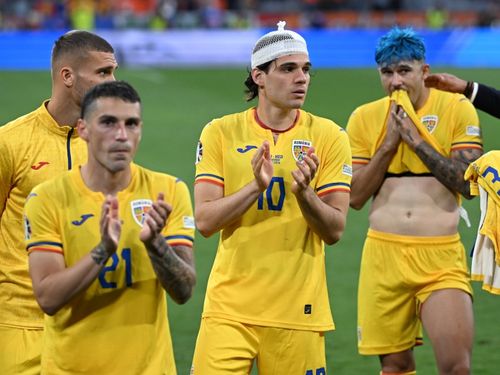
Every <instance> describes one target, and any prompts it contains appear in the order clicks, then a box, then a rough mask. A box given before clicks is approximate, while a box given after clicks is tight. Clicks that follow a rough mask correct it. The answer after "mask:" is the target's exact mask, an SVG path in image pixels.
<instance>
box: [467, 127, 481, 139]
mask: <svg viewBox="0 0 500 375" xmlns="http://www.w3.org/2000/svg"><path fill="white" fill-rule="evenodd" d="M465 134H467V135H472V136H477V137H480V136H481V128H480V127H479V126H474V125H469V126H467V127H466V128H465Z"/></svg>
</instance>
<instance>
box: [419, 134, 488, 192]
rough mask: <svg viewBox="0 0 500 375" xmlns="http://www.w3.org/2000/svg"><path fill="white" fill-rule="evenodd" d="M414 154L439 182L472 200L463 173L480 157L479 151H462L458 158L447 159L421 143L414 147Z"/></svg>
mask: <svg viewBox="0 0 500 375" xmlns="http://www.w3.org/2000/svg"><path fill="white" fill-rule="evenodd" d="M415 152H416V154H417V155H418V157H419V158H420V160H422V161H423V162H424V164H425V165H426V166H427V168H429V169H430V171H431V172H432V174H433V175H434V177H436V178H437V179H438V181H439V182H441V183H442V184H443V185H444V186H446V187H447V188H448V189H450V190H451V191H453V192H458V193H460V194H462V195H463V196H464V197H465V198H467V199H471V198H472V196H471V195H470V184H469V182H468V181H465V180H464V172H465V170H466V169H467V167H468V166H469V164H470V163H471V162H473V161H474V160H476V159H477V158H478V157H479V156H481V153H482V151H481V150H476V149H464V150H460V151H459V152H458V154H459V156H458V157H455V158H447V157H445V156H443V155H441V154H440V153H439V152H437V151H436V150H435V149H434V148H432V147H431V146H430V145H429V144H427V143H425V142H421V143H420V144H419V145H418V146H417V147H416V149H415Z"/></svg>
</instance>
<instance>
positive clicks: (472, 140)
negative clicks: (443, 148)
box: [451, 97, 483, 151]
mask: <svg viewBox="0 0 500 375" xmlns="http://www.w3.org/2000/svg"><path fill="white" fill-rule="evenodd" d="M454 113H455V127H454V130H453V139H452V143H451V151H457V150H460V149H464V148H476V149H481V150H482V149H483V140H482V136H481V127H480V125H479V117H478V115H477V112H476V109H475V108H474V106H473V105H472V103H471V102H470V101H469V100H468V99H466V98H465V97H463V98H462V99H460V100H459V101H458V102H457V104H456V106H455V110H454Z"/></svg>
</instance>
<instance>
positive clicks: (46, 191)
mask: <svg viewBox="0 0 500 375" xmlns="http://www.w3.org/2000/svg"><path fill="white" fill-rule="evenodd" d="M73 173H76V170H69V171H64V172H61V173H60V174H58V175H57V176H56V177H53V178H50V179H48V180H45V181H43V182H41V183H39V184H38V185H36V186H35V187H34V188H33V190H32V193H37V194H43V195H46V196H52V197H54V201H59V200H60V198H61V197H62V196H64V195H65V194H64V192H66V191H67V190H68V184H70V180H71V178H72V177H71V174H73Z"/></svg>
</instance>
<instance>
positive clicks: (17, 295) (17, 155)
mask: <svg viewBox="0 0 500 375" xmlns="http://www.w3.org/2000/svg"><path fill="white" fill-rule="evenodd" d="M47 103H48V101H46V102H44V103H43V104H42V105H41V106H40V107H39V108H38V109H36V110H35V111H33V112H31V113H28V114H27V115H25V116H22V117H19V118H18V119H16V120H14V121H11V122H10V123H8V124H6V125H4V126H2V127H0V325H4V326H12V327H19V328H21V327H24V328H38V329H41V328H42V327H43V313H42V311H41V310H40V308H39V306H38V304H37V303H36V300H35V297H34V296H33V290H32V287H31V279H30V277H29V275H28V257H27V256H26V251H25V244H24V233H23V220H22V213H23V206H24V202H25V200H26V196H27V195H28V194H29V192H30V191H31V189H33V187H35V186H36V185H38V184H39V183H40V182H42V181H45V180H47V179H49V178H52V177H54V176H56V175H59V174H60V173H62V172H63V171H67V170H69V169H71V168H72V167H73V166H75V165H79V164H82V163H83V162H84V161H85V160H87V145H86V143H85V142H84V141H83V140H82V139H80V138H79V137H78V135H77V132H76V129H73V128H72V127H70V126H59V125H58V124H57V123H56V121H55V120H54V119H53V118H52V116H51V115H50V114H49V112H48V111H47V108H46V105H47ZM1 339H2V338H1V337H0V340H1Z"/></svg>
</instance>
